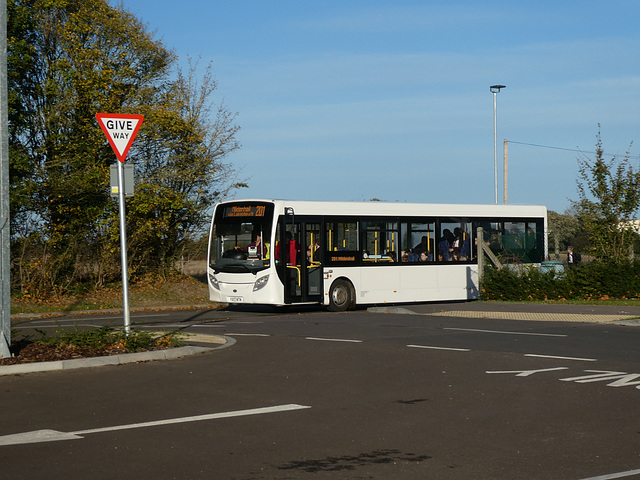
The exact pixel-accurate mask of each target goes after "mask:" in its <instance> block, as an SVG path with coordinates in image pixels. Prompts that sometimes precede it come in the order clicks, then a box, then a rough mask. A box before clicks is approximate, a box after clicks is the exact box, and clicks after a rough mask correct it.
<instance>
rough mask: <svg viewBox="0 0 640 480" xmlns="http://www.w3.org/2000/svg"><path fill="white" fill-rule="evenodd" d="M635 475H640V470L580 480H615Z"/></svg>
mask: <svg viewBox="0 0 640 480" xmlns="http://www.w3.org/2000/svg"><path fill="white" fill-rule="evenodd" d="M633 475H640V469H638V470H628V471H626V472H618V473H610V474H608V475H600V476H599V477H589V478H582V479H580V480H611V479H613V478H624V477H631V476H633Z"/></svg>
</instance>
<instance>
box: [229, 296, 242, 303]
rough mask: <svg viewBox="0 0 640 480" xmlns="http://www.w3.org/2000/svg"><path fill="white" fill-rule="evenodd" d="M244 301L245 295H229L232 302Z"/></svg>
mask: <svg viewBox="0 0 640 480" xmlns="http://www.w3.org/2000/svg"><path fill="white" fill-rule="evenodd" d="M243 301H244V298H243V297H229V302H230V303H242V302H243Z"/></svg>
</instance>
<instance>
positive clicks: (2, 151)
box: [0, 0, 11, 358]
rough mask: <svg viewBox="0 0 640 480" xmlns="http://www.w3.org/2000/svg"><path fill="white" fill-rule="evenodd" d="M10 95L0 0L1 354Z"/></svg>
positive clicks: (4, 348) (6, 312) (7, 341)
mask: <svg viewBox="0 0 640 480" xmlns="http://www.w3.org/2000/svg"><path fill="white" fill-rule="evenodd" d="M8 104H9V99H8V91H7V0H0V282H1V283H2V287H1V293H0V297H2V298H1V299H0V303H1V304H2V311H1V312H0V313H1V315H2V316H1V317H0V358H2V357H10V356H11V352H10V351H9V346H10V345H11V257H10V255H11V253H10V240H9V236H10V234H11V230H10V229H11V222H10V221H9V212H10V210H9V112H8V110H9V107H8Z"/></svg>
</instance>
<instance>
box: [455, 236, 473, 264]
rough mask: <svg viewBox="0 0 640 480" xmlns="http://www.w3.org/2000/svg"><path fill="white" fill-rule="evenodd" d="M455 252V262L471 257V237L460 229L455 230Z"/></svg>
mask: <svg viewBox="0 0 640 480" xmlns="http://www.w3.org/2000/svg"><path fill="white" fill-rule="evenodd" d="M453 236H454V240H453V245H452V247H453V252H452V258H453V260H454V261H460V260H466V259H467V257H468V256H469V247H470V245H469V236H468V235H466V232H463V231H462V230H460V229H459V228H455V229H454V230H453Z"/></svg>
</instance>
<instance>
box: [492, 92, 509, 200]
mask: <svg viewBox="0 0 640 480" xmlns="http://www.w3.org/2000/svg"><path fill="white" fill-rule="evenodd" d="M503 88H506V86H505V85H491V86H490V87H489V90H491V93H493V178H494V180H493V184H494V187H495V193H496V205H497V204H498V108H497V101H496V97H497V94H498V93H500V90H501V89H503Z"/></svg>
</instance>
